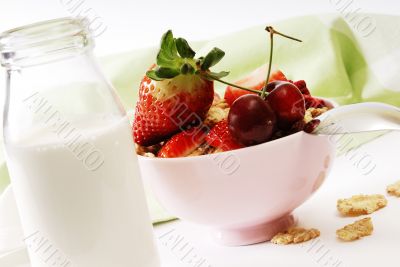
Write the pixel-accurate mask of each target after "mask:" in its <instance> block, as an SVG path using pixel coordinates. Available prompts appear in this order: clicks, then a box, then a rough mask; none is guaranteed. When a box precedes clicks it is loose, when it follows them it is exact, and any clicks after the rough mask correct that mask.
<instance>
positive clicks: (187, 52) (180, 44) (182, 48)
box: [176, 38, 196, 58]
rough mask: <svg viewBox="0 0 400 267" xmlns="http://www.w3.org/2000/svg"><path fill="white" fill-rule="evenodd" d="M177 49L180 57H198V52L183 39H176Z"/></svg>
mask: <svg viewBox="0 0 400 267" xmlns="http://www.w3.org/2000/svg"><path fill="white" fill-rule="evenodd" d="M176 48H177V50H178V53H179V55H180V56H181V57H183V58H194V56H195V55H196V52H194V51H193V49H192V48H191V47H190V46H189V43H188V42H187V41H186V40H185V39H183V38H178V39H176Z"/></svg>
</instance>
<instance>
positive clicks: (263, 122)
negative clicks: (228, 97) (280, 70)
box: [228, 81, 306, 146]
mask: <svg viewBox="0 0 400 267" xmlns="http://www.w3.org/2000/svg"><path fill="white" fill-rule="evenodd" d="M267 91H270V92H269V93H268V95H267V96H266V97H265V98H263V97H262V96H260V95H256V94H247V95H243V96H241V97H239V98H238V99H236V101H235V102H234V103H233V104H232V107H231V109H230V111H229V116H228V125H229V131H230V132H231V134H232V135H233V136H235V137H236V139H237V140H238V141H239V142H241V143H242V144H244V145H246V146H251V145H256V144H261V143H264V142H267V141H268V140H270V139H271V137H272V135H273V134H274V132H275V130H276V129H277V128H280V129H286V130H287V129H290V127H291V126H292V125H293V124H294V123H295V122H297V121H299V120H302V119H303V118H304V115H305V112H306V108H305V100H304V97H303V94H302V93H301V92H300V90H299V89H298V88H297V87H296V86H295V85H294V84H292V83H290V82H283V81H282V82H280V81H274V82H271V83H269V84H268V85H267Z"/></svg>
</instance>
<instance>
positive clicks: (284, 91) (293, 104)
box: [265, 82, 306, 130]
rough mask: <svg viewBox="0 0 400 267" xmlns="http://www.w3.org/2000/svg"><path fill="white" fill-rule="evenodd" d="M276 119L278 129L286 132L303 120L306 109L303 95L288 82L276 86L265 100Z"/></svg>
mask: <svg viewBox="0 0 400 267" xmlns="http://www.w3.org/2000/svg"><path fill="white" fill-rule="evenodd" d="M265 99H266V100H267V101H268V102H269V104H270V106H271V107H272V109H273V110H274V111H275V113H276V116H277V118H278V127H279V128H281V129H283V130H287V129H290V127H291V126H292V125H293V124H294V123H295V122H297V121H299V120H302V119H303V118H304V115H305V112H306V107H305V101H304V97H303V94H302V93H301V92H300V90H299V89H298V88H297V87H296V85H294V84H292V83H290V82H281V83H279V84H278V85H276V87H275V89H273V90H272V91H271V92H270V93H269V94H268V95H267V97H266V98H265Z"/></svg>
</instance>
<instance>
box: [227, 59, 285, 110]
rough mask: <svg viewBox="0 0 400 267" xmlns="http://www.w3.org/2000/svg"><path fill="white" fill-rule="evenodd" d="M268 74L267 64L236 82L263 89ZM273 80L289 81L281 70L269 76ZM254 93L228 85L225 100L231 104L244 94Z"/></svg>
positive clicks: (255, 88)
mask: <svg viewBox="0 0 400 267" xmlns="http://www.w3.org/2000/svg"><path fill="white" fill-rule="evenodd" d="M266 76H267V67H266V66H265V65H263V66H261V67H259V68H258V69H256V70H254V71H253V72H252V73H250V74H249V76H247V77H245V78H243V79H241V80H239V81H237V82H235V84H237V85H240V86H243V87H246V88H249V89H253V90H261V89H262V88H263V87H264V84H265V77H266ZM272 81H287V79H286V77H285V75H284V74H283V73H282V72H281V71H276V72H274V73H272V74H271V77H270V78H269V82H272ZM246 94H252V93H251V92H248V91H245V90H242V89H239V88H236V87H233V86H228V87H227V88H226V90H225V96H224V98H225V100H226V102H227V103H228V104H229V105H232V103H233V102H234V101H235V100H236V99H237V98H239V97H240V96H242V95H246Z"/></svg>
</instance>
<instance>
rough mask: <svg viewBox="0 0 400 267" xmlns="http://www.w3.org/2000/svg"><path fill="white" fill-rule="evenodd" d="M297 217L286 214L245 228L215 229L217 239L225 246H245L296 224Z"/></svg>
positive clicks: (268, 237)
mask: <svg viewBox="0 0 400 267" xmlns="http://www.w3.org/2000/svg"><path fill="white" fill-rule="evenodd" d="M296 223H297V219H296V217H295V216H293V215H292V214H288V215H285V216H283V217H281V218H278V219H276V220H274V221H272V222H266V223H263V224H258V225H254V226H250V227H245V228H236V229H215V230H213V237H214V239H215V241H216V242H217V243H219V244H221V245H225V246H245V245H251V244H257V243H261V242H265V241H269V240H271V239H272V237H274V236H275V235H276V234H277V233H279V232H282V231H285V230H286V229H287V228H289V227H291V226H293V225H295V224H296Z"/></svg>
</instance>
